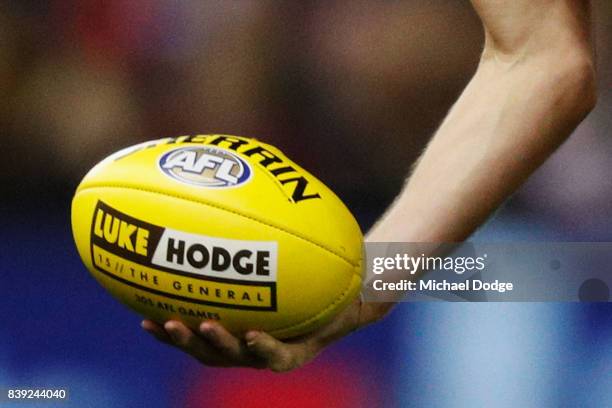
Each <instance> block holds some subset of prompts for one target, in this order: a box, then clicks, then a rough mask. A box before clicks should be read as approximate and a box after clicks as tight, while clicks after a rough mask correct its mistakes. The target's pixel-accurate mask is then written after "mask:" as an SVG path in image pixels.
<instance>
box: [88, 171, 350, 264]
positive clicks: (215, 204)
mask: <svg viewBox="0 0 612 408" xmlns="http://www.w3.org/2000/svg"><path fill="white" fill-rule="evenodd" d="M94 188H119V189H128V190H136V191H144V192H146V193H151V194H159V195H165V196H168V197H174V198H178V199H180V200H185V201H191V202H194V203H198V204H202V205H206V206H209V207H213V208H216V209H219V210H222V211H226V212H229V213H232V214H235V215H238V216H241V217H244V218H246V219H249V220H251V221H255V222H257V223H260V224H263V225H265V226H267V227H270V228H274V229H277V230H279V231H282V232H284V233H286V234H289V235H291V236H294V237H296V238H299V239H301V240H303V241H306V242H308V243H310V244H312V245H314V246H317V247H319V248H321V249H323V250H324V251H326V252H329V253H330V254H332V255H335V256H336V257H338V258H340V259H342V260H343V261H344V262H346V263H348V264H349V265H350V266H352V267H358V266H359V263H353V262H352V261H351V260H350V259H349V258H346V257H344V256H342V255H340V254H339V253H337V252H336V251H334V250H333V249H331V248H328V247H326V246H324V245H322V244H319V243H318V242H315V241H313V240H311V239H309V238H306V237H303V236H301V235H299V234H296V233H295V232H292V231H290V230H287V229H285V228H282V227H279V226H278V225H274V224H271V223H269V222H266V221H263V220H260V219H258V218H255V217H252V216H250V215H247V214H243V213H241V212H238V211H236V210H233V209H231V208H228V207H225V206H222V205H219V204H217V203H212V202H210V201H206V200H202V199H196V198H193V197H188V196H184V195H180V194H175V193H168V192H165V191H159V190H153V189H148V188H142V187H135V186H129V185H123V184H111V183H104V184H102V183H100V184H89V185H87V186H84V187H79V188H78V189H77V194H78V193H80V192H81V191H84V190H90V189H94Z"/></svg>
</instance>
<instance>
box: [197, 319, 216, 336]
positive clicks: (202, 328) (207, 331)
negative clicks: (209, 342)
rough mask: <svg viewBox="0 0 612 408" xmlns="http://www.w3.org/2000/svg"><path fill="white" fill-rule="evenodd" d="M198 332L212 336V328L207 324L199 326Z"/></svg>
mask: <svg viewBox="0 0 612 408" xmlns="http://www.w3.org/2000/svg"><path fill="white" fill-rule="evenodd" d="M200 332H201V333H202V334H206V335H209V334H213V327H212V324H210V323H208V322H204V323H202V324H201V325H200Z"/></svg>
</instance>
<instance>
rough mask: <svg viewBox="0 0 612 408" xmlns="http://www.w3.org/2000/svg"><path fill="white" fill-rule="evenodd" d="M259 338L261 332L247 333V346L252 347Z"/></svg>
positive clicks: (245, 337)
mask: <svg viewBox="0 0 612 408" xmlns="http://www.w3.org/2000/svg"><path fill="white" fill-rule="evenodd" d="M257 336H259V332H256V331H250V332H247V334H245V335H244V339H245V340H246V342H247V346H252V345H253V344H254V343H255V339H256V338H257Z"/></svg>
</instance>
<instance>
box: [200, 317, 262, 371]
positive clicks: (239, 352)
mask: <svg viewBox="0 0 612 408" xmlns="http://www.w3.org/2000/svg"><path fill="white" fill-rule="evenodd" d="M199 329H200V330H199V331H200V334H201V335H202V337H204V338H205V339H206V340H207V341H208V342H209V343H210V344H211V345H212V346H213V347H214V348H216V349H217V350H218V351H219V352H220V353H222V354H223V355H224V356H225V357H227V358H228V359H231V360H233V361H234V362H235V363H236V364H239V365H246V366H256V364H255V363H256V360H257V359H254V356H253V355H252V354H251V353H250V352H249V351H248V349H247V348H246V347H245V345H244V343H243V342H241V341H240V340H239V339H238V338H237V337H236V336H234V335H233V334H232V333H230V332H229V331H227V329H226V328H225V327H223V326H222V325H220V324H218V323H216V322H210V321H207V322H203V323H202V324H201V325H200V327H199Z"/></svg>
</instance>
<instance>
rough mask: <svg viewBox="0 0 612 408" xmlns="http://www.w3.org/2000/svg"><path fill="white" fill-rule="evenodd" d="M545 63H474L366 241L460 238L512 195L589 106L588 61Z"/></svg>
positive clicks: (448, 240) (579, 119)
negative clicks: (463, 86)
mask: <svg viewBox="0 0 612 408" xmlns="http://www.w3.org/2000/svg"><path fill="white" fill-rule="evenodd" d="M581 58H582V57H581ZM547 63H548V65H547V66H544V65H543V62H542V61H540V60H537V61H534V62H533V63H532V62H530V61H524V62H521V63H520V64H516V65H514V66H511V67H508V66H506V65H503V64H499V63H497V62H496V61H484V62H483V63H481V65H480V66H479V68H478V70H477V72H476V74H475V76H474V78H473V79H472V81H471V82H470V84H469V85H468V86H467V88H466V89H465V91H464V93H463V94H462V96H461V97H460V99H459V100H458V101H457V103H456V104H455V106H454V107H453V108H452V110H451V112H450V113H449V115H448V117H447V118H446V119H445V121H444V122H443V124H442V126H441V127H440V129H439V130H438V132H437V134H436V135H435V136H434V138H433V139H432V141H431V143H430V144H429V146H428V147H427V149H426V151H425V153H424V154H423V156H422V157H421V159H420V161H419V162H418V165H417V166H416V168H415V170H414V173H413V175H412V176H411V177H410V179H409V181H408V183H407V185H406V187H405V188H404V190H403V192H402V193H401V195H400V196H399V197H398V199H397V200H396V202H395V205H394V206H393V207H392V208H391V210H390V211H389V212H388V213H387V214H386V215H385V216H384V217H383V219H382V220H381V221H380V222H379V223H378V224H377V225H376V226H375V228H373V230H372V231H371V232H370V234H368V240H372V241H407V242H456V241H461V240H463V239H465V238H466V237H467V236H468V235H469V234H470V233H472V232H473V231H474V229H476V228H477V227H478V226H479V225H480V224H481V223H482V222H483V221H484V220H485V219H486V218H487V217H488V216H489V215H490V214H491V212H492V211H493V210H494V209H495V208H497V206H498V205H499V204H500V203H501V202H502V201H504V200H505V199H506V198H507V197H508V196H509V195H510V194H512V193H513V192H514V191H515V190H516V188H517V187H518V186H519V185H520V184H521V183H522V182H523V181H524V180H525V179H526V178H527V177H528V176H529V175H530V174H531V173H532V172H533V171H534V170H535V169H536V168H537V167H538V166H539V165H540V164H541V163H542V162H543V161H544V160H545V159H546V158H547V157H548V156H549V155H550V154H551V153H552V152H553V151H554V149H555V148H557V147H558V146H559V145H560V144H561V143H562V142H563V141H564V140H565V139H566V138H567V137H568V136H569V134H570V133H571V132H572V130H573V129H574V128H575V126H576V125H577V124H578V123H579V122H580V121H581V120H582V118H583V117H584V115H585V114H586V113H587V112H588V111H589V110H590V108H591V107H592V104H593V100H594V93H593V92H594V91H593V90H592V83H593V80H592V68H591V67H590V65H589V63H588V60H583V59H580V58H576V59H570V60H568V61H563V62H560V61H559V60H558V59H555V58H552V57H551V59H550V61H548V62H547Z"/></svg>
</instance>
